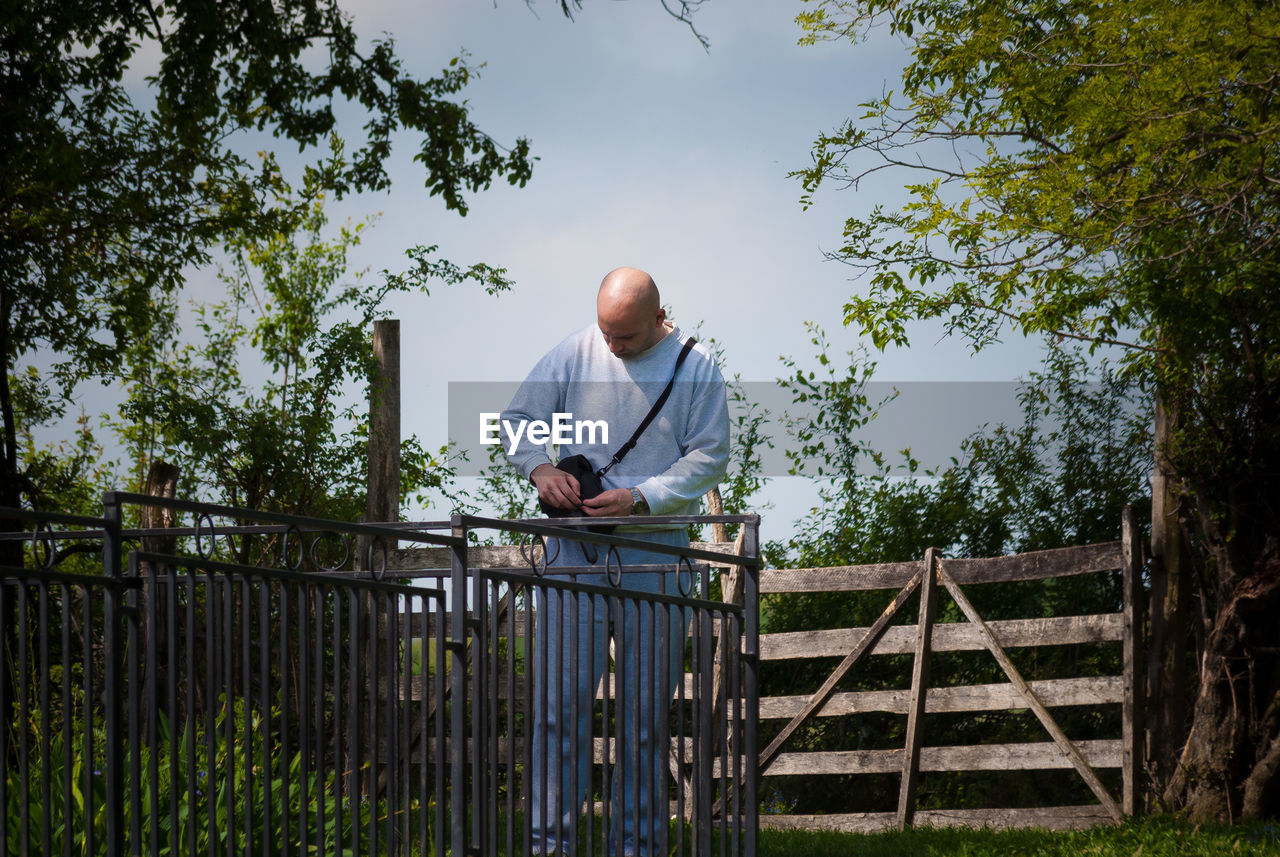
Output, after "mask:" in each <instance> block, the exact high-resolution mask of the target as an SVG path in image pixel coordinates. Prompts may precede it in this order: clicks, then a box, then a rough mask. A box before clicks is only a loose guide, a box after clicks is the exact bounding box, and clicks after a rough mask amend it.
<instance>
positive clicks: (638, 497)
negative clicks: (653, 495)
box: [631, 488, 649, 515]
mask: <svg viewBox="0 0 1280 857" xmlns="http://www.w3.org/2000/svg"><path fill="white" fill-rule="evenodd" d="M631 514H633V515H647V514H649V501H647V500H645V499H644V495H643V494H641V493H640V489H639V488H632V489H631Z"/></svg>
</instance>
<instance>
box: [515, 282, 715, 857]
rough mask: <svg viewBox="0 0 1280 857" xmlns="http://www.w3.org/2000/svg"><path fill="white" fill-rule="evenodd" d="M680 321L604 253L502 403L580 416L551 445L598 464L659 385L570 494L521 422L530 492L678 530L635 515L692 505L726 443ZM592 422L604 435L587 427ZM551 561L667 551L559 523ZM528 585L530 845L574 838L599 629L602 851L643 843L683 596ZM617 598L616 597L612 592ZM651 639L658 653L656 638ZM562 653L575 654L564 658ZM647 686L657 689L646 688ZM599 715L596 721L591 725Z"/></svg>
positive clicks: (663, 819)
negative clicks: (594, 277) (590, 310)
mask: <svg viewBox="0 0 1280 857" xmlns="http://www.w3.org/2000/svg"><path fill="white" fill-rule="evenodd" d="M687 339H688V337H687V336H686V335H685V334H684V333H682V332H681V331H680V330H679V329H678V328H677V327H675V326H674V325H673V324H671V323H670V322H668V321H667V318H666V312H665V311H664V310H663V309H662V306H661V301H660V299H659V295H658V288H657V286H656V285H655V284H654V282H653V279H652V278H651V277H650V276H649V275H648V274H646V273H645V272H644V271H640V270H637V269H635V268H618V269H617V270H614V271H611V272H610V273H609V274H608V275H607V276H605V278H604V280H603V282H602V283H601V284H600V290H599V293H598V294H597V296H596V324H594V325H591V326H589V327H587V328H584V329H583V330H580V331H578V332H577V333H575V334H573V335H571V336H570V337H569V338H568V339H566V340H564V341H563V342H562V343H560V344H559V345H558V346H556V347H555V348H554V349H552V350H551V352H550V353H548V354H547V355H546V356H545V357H543V358H542V360H540V361H539V362H538V364H537V365H536V366H535V367H534V369H533V371H532V372H531V373H530V374H529V377H528V378H527V379H526V380H525V382H524V384H523V385H522V386H521V388H520V390H519V391H518V392H517V393H516V395H515V398H513V399H512V401H511V404H510V406H509V407H508V408H507V410H506V411H504V412H503V413H502V419H503V420H504V421H509V422H510V424H512V425H515V424H517V423H518V421H521V420H524V421H526V422H525V425H528V424H530V423H531V422H532V421H533V420H542V421H543V422H546V423H548V424H549V423H550V422H551V421H552V418H553V415H555V414H562V415H564V416H565V418H566V420H567V419H568V415H569V414H572V419H573V421H574V422H575V423H576V424H581V422H582V421H589V422H590V424H591V425H592V427H593V429H594V430H593V431H592V432H591V433H590V434H591V436H582V435H583V434H584V433H583V432H578V433H577V435H575V437H574V442H573V443H571V444H568V445H562V446H561V448H560V450H559V453H560V457H561V458H564V457H566V456H569V455H574V454H584V455H586V457H587V458H588V459H590V460H591V462H592V464H593V466H594V468H595V469H597V470H598V469H600V468H602V467H604V466H605V465H606V464H607V463H608V462H609V461H610V459H611V458H612V456H613V455H614V453H616V452H617V451H618V448H619V447H621V446H622V445H623V444H624V443H625V442H626V441H627V439H628V438H629V437H631V434H632V432H634V431H635V430H636V428H637V427H639V425H640V424H641V422H642V421H643V420H644V418H645V416H646V414H648V413H649V410H650V408H651V407H652V405H653V403H654V402H655V401H656V400H657V399H658V397H659V396H660V395H661V393H662V390H663V388H665V387H666V385H667V383H668V381H670V380H671V379H672V377H673V373H674V376H675V383H674V384H673V385H672V390H671V394H670V397H669V398H668V399H667V401H666V402H665V404H664V405H663V407H662V409H661V410H660V411H659V412H658V414H657V416H656V417H655V418H654V420H653V421H652V423H651V424H650V425H649V426H648V428H647V429H646V430H645V431H644V433H643V434H641V435H640V437H639V439H638V440H637V442H636V445H635V447H634V448H633V449H631V450H630V452H629V453H628V454H627V455H626V456H625V457H624V458H623V459H622V461H621V462H619V463H618V464H617V465H616V466H614V467H612V468H611V469H610V470H609V471H608V472H607V473H606V474H604V476H603V478H602V483H603V487H604V490H603V492H601V493H600V494H598V495H597V496H595V497H588V498H584V497H582V494H581V485H580V484H579V482H578V480H577V479H575V478H574V477H573V476H571V475H569V474H567V473H565V472H564V471H561V470H558V469H557V468H556V467H555V466H554V465H553V464H552V463H551V459H550V457H549V456H548V454H547V451H546V449H545V448H543V447H541V446H538V445H536V444H533V443H530V442H528V440H527V439H523V438H522V442H521V443H519V444H517V446H516V448H515V449H514V451H513V452H511V453H510V455H509V457H510V459H511V462H512V463H513V464H514V465H515V466H516V467H517V468H519V470H520V472H521V474H522V475H524V476H526V477H528V478H529V479H531V480H532V481H533V483H534V485H536V486H537V489H538V497H539V499H540V500H542V501H543V502H544V503H546V504H548V505H550V506H554V507H557V508H560V509H566V510H575V511H577V512H578V513H579V514H580V515H581V516H587V517H623V516H635V517H636V518H637V521H636V523H635V524H634V525H625V526H620V527H618V528H617V530H616V532H617V534H618V535H622V536H627V537H630V538H640V539H644V540H646V541H651V542H654V543H656V544H663V545H677V546H687V545H688V543H689V537H688V531H687V529H686V528H685V527H683V526H681V525H653V524H649V525H646V524H645V523H644V521H643V517H644V516H648V515H688V514H696V513H697V511H698V508H699V507H698V503H699V500H700V499H701V497H702V495H703V494H705V493H706V492H707V491H709V490H710V489H711V488H713V487H714V486H715V485H717V484H718V483H719V482H720V480H721V479H722V478H723V477H724V473H725V467H726V465H727V463H728V458H729V415H728V405H727V401H726V395H725V386H724V379H723V377H722V376H721V374H720V370H719V369H718V368H717V367H716V365H715V360H714V359H713V358H712V356H711V354H710V353H709V352H708V351H707V349H706V348H704V347H703V346H702V345H700V344H697V345H694V346H693V348H692V350H691V351H689V353H688V354H687V356H686V358H685V360H684V361H683V363H681V365H680V367H679V371H678V372H676V371H675V368H676V362H677V357H678V356H679V354H680V352H681V350H682V348H683V346H684V343H685V341H686V340H687ZM605 426H607V438H606V437H605V436H604V435H605V432H604V431H603V427H605ZM547 551H548V554H549V556H550V557H551V563H550V564H551V565H554V566H561V567H590V566H594V567H595V568H598V569H600V570H599V571H598V572H594V573H587V574H578V575H577V576H576V577H575V578H574V580H575V581H576V582H578V583H587V584H592V585H597V586H602V585H607V582H608V572H615V573H616V571H617V569H618V567H619V565H620V566H621V568H622V569H623V570H624V571H625V570H626V569H629V568H633V567H635V566H637V565H646V564H649V565H652V564H666V565H672V564H674V563H675V562H676V561H677V560H676V558H675V557H674V556H672V555H670V554H662V553H656V552H653V551H644V550H639V549H624V550H621V551H615V552H611V553H606V551H605V549H603V548H602V549H601V550H600V551H599V554H600V559H599V562H598V563H597V562H596V556H597V552H596V551H595V550H593V549H589V550H587V551H586V552H584V549H583V545H582V544H581V543H579V542H576V541H573V540H569V539H557V540H554V541H553V543H552V544H549V545H548V546H547ZM675 579H676V578H675V575H674V574H672V573H640V574H627V575H625V576H624V577H623V584H622V585H623V587H624V588H625V589H627V590H631V591H639V592H649V593H652V592H663V591H665V592H668V593H675V592H676V586H675V583H674V581H675ZM540 596H541V597H540V598H539V599H538V629H537V644H536V646H535V652H534V664H533V669H534V674H535V682H534V685H535V686H534V711H533V727H532V731H531V737H532V740H533V743H534V746H533V754H532V756H533V758H532V761H533V764H532V768H533V770H532V771H530V772H529V776H530V777H531V792H532V794H531V797H532V801H531V803H532V805H531V806H530V807H529V809H528V811H529V814H530V818H531V824H532V831H533V833H532V836H533V841H532V843H531V846H532V849H531V850H532V851H533V852H534V853H541V854H548V855H549V854H554V853H557V852H564V853H571V852H574V851H576V840H577V837H576V831H577V816H578V812H579V810H580V809H581V807H582V803H583V800H584V798H585V797H586V794H587V789H588V787H589V785H590V774H591V761H592V737H593V736H592V729H591V723H592V710H593V698H594V694H595V688H596V687H597V686H598V684H599V681H600V677H601V675H602V674H603V673H604V671H605V664H606V657H605V655H606V642H607V637H608V635H609V634H610V632H612V634H613V636H614V640H615V646H616V652H615V658H616V665H615V676H614V678H615V686H616V688H617V690H616V695H617V701H616V704H614V706H613V711H612V716H613V720H614V725H613V729H614V738H615V740H616V741H617V748H616V750H617V761H616V764H615V765H614V769H613V776H612V777H610V778H609V782H607V783H602V784H601V788H602V789H608V790H609V791H610V802H609V803H610V807H609V812H610V824H609V829H608V830H607V831H606V834H607V838H608V845H607V851H608V852H609V853H612V854H619V853H621V854H624V855H650V854H656V853H658V849H659V848H660V846H661V845H662V843H663V841H664V834H665V831H666V827H667V823H668V821H667V819H668V811H667V792H666V785H665V784H666V774H665V771H666V767H667V765H666V756H667V752H668V746H669V736H668V735H667V728H666V727H667V707H666V705H667V703H666V702H665V701H669V700H670V699H671V695H672V692H673V691H674V688H675V685H676V682H677V681H678V680H679V679H680V676H681V674H682V665H683V652H684V638H685V631H686V621H687V618H686V615H685V611H683V610H680V609H678V608H677V609H669V608H661V607H659V608H653V609H650V608H647V607H646V608H639V607H637V604H636V603H635V601H634V600H630V601H628V600H625V599H624V600H622V601H620V602H619V601H615V600H613V599H606V598H604V597H602V596H600V595H595V596H583V595H581V594H580V593H574V592H572V591H569V592H565V591H563V590H560V589H558V588H555V587H554V585H552V586H551V587H550V588H548V589H547V590H546V591H544V592H542V593H540ZM620 605H625V606H620ZM663 652H665V653H666V654H667V657H666V658H661V657H660V654H661V653H663ZM574 664H576V669H575V667H574ZM660 701H661V702H660ZM605 728H608V727H607V725H606V727H605Z"/></svg>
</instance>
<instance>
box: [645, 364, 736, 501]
mask: <svg viewBox="0 0 1280 857" xmlns="http://www.w3.org/2000/svg"><path fill="white" fill-rule="evenodd" d="M692 386H693V390H692V395H691V397H690V402H689V407H688V409H687V419H686V420H685V424H684V426H683V431H681V432H680V435H679V438H678V440H679V444H680V450H681V456H680V458H678V459H677V460H676V461H675V462H674V463H673V464H672V465H671V466H670V467H668V468H667V469H666V470H665V471H663V472H662V473H659V474H657V475H656V476H652V477H649V478H648V479H645V480H644V481H643V482H641V483H640V484H639V485H637V486H636V487H637V488H639V489H640V493H641V494H643V495H644V497H645V500H646V501H648V503H649V513H650V514H652V515H679V514H686V513H688V510H689V506H690V505H692V504H694V503H696V502H697V501H699V500H700V499H701V498H702V496H703V495H704V494H706V493H707V492H708V491H710V490H711V489H712V488H714V487H716V486H717V485H719V484H720V482H721V481H722V480H723V479H724V476H725V471H726V470H727V468H728V464H729V405H728V398H727V394H726V392H725V384H724V378H723V377H722V376H721V374H720V370H719V369H718V368H717V367H716V365H715V363H714V362H712V361H711V359H710V358H709V357H706V358H705V362H704V363H703V364H702V371H700V372H699V373H698V377H697V378H696V379H695V382H694V384H693V385H692Z"/></svg>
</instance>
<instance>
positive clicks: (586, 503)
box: [582, 488, 632, 518]
mask: <svg viewBox="0 0 1280 857" xmlns="http://www.w3.org/2000/svg"><path fill="white" fill-rule="evenodd" d="M631 503H632V500H631V489H630V488H611V489H610V490H608V491H604V492H601V493H600V494H597V495H596V496H594V497H592V498H591V499H590V500H583V501H582V511H583V512H585V513H586V514H588V515H590V516H591V517H593V518H620V517H622V516H623V515H630V514H631Z"/></svg>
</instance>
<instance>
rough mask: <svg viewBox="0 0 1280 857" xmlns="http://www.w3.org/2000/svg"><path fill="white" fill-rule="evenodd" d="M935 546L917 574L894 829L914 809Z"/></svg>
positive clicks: (902, 826)
mask: <svg viewBox="0 0 1280 857" xmlns="http://www.w3.org/2000/svg"><path fill="white" fill-rule="evenodd" d="M937 564H938V551H937V549H936V548H926V549H925V552H924V574H923V575H922V576H921V578H920V613H919V619H918V620H917V622H916V653H915V658H914V660H913V661H912V665H911V693H910V695H909V697H908V704H907V731H906V735H905V748H906V749H905V752H904V753H903V759H902V779H901V780H900V781H899V788H898V820H897V824H898V829H899V830H906V829H907V826H908V825H910V824H911V817H912V815H913V814H914V812H915V803H916V783H917V775H918V773H919V766H920V740H921V737H922V735H923V726H924V697H925V693H926V692H927V691H928V690H929V655H930V653H929V638H930V636H931V634H932V631H933V617H934V616H935V615H936V614H937V612H938V589H937V586H936V585H935V583H936V574H935V573H934V568H935V567H936V566H937Z"/></svg>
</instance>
